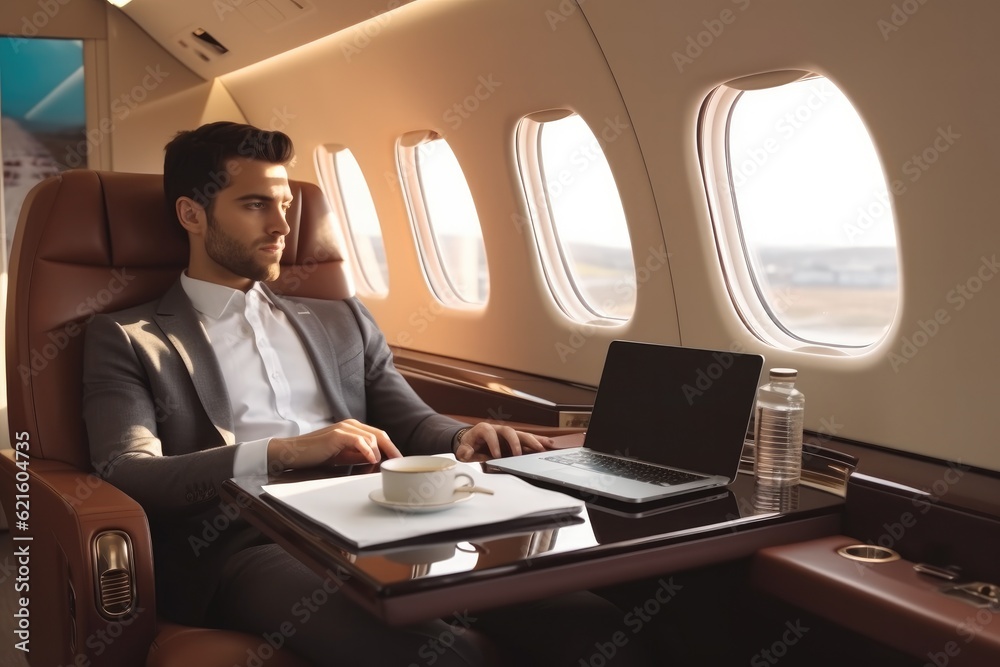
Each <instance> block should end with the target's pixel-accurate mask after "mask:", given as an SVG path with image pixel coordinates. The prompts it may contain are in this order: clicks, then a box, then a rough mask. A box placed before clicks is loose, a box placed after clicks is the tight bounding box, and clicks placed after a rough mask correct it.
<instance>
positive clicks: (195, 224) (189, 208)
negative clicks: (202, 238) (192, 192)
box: [175, 197, 208, 234]
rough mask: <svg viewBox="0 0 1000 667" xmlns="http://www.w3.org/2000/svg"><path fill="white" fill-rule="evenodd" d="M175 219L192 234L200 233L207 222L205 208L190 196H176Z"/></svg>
mask: <svg viewBox="0 0 1000 667" xmlns="http://www.w3.org/2000/svg"><path fill="white" fill-rule="evenodd" d="M175 209H176V211H177V219H178V220H179V221H180V223H181V226H182V227H183V228H184V229H185V230H187V231H188V232H191V233H192V234H201V233H202V231H203V230H204V228H205V225H206V224H207V222H208V216H207V215H206V213H205V208H204V207H203V206H202V205H201V204H199V203H198V202H196V201H195V200H193V199H191V198H190V197H178V198H177V202H176V204H175Z"/></svg>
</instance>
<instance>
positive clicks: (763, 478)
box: [753, 368, 806, 486]
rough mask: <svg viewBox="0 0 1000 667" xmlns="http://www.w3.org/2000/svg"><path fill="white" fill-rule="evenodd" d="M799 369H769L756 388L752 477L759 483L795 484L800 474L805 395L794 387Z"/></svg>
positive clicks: (766, 484)
mask: <svg viewBox="0 0 1000 667" xmlns="http://www.w3.org/2000/svg"><path fill="white" fill-rule="evenodd" d="M797 376H798V372H797V371H796V370H795V369H792V368H772V369H771V372H770V382H768V383H767V384H765V385H764V386H762V387H761V388H760V389H758V390H757V409H756V414H755V417H754V432H753V435H754V438H753V439H754V450H755V451H754V477H755V479H756V481H757V483H758V484H760V485H762V486H787V485H791V484H798V483H799V478H800V476H801V474H802V423H803V417H804V415H805V409H806V397H805V396H804V395H803V394H802V392H801V391H799V390H798V389H796V388H795V378H796V377H797Z"/></svg>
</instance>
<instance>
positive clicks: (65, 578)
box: [0, 450, 156, 667]
mask: <svg viewBox="0 0 1000 667" xmlns="http://www.w3.org/2000/svg"><path fill="white" fill-rule="evenodd" d="M0 502H2V504H3V507H4V510H5V511H6V513H7V519H8V523H9V524H10V530H11V534H12V536H13V538H14V542H13V545H14V552H15V556H14V559H15V561H16V562H17V563H18V565H19V573H18V582H17V583H18V584H20V585H19V586H16V587H15V596H16V597H17V598H26V599H27V600H28V601H30V606H29V611H30V617H29V619H28V623H29V631H30V650H31V653H30V655H31V662H32V664H40V665H70V664H72V665H76V664H88V665H93V666H95V667H96V666H100V665H107V666H109V667H110V666H112V665H141V664H143V663H144V662H145V660H146V653H147V650H148V648H149V645H150V643H151V642H152V640H153V633H154V630H155V626H156V600H155V592H154V580H153V556H152V546H151V542H150V535H149V525H148V523H147V521H146V515H145V513H144V512H143V510H142V507H140V506H139V504H138V503H137V502H135V501H134V500H133V499H132V498H130V497H129V496H128V495H126V494H125V493H123V492H122V491H120V490H119V489H117V488H115V487H114V486H113V485H111V484H110V483H108V482H106V481H104V480H102V479H100V478H99V477H97V476H96V475H94V474H91V473H87V472H84V471H82V470H79V469H77V468H74V467H73V466H71V465H69V464H66V463H62V462H58V461H49V460H44V459H32V458H25V457H23V456H20V457H19V456H18V453H17V452H15V451H14V450H2V451H0ZM33 517H38V519H37V520H35V519H33ZM42 517H44V523H43V522H42ZM22 521H24V523H26V524H27V529H24V524H22V523H21V522H22ZM111 530H113V531H121V532H123V533H125V534H126V535H128V538H129V541H130V542H131V555H132V566H133V569H134V583H135V591H136V602H135V604H134V605H133V611H132V612H131V613H130V614H129V615H127V616H125V617H123V618H121V619H118V620H108V619H106V618H104V617H103V616H102V615H101V614H100V612H99V611H98V607H97V599H98V592H97V587H96V581H95V579H96V577H95V571H94V560H95V559H94V554H93V543H94V539H95V537H96V536H98V535H100V534H101V533H103V532H105V531H111ZM19 538H30V539H19ZM22 565H23V566H24V567H23V568H20V566H22ZM22 573H24V575H25V576H23V578H22ZM19 606H20V604H19V601H18V600H15V607H16V608H17V607H19ZM18 641H20V640H18ZM83 657H85V658H86V659H83Z"/></svg>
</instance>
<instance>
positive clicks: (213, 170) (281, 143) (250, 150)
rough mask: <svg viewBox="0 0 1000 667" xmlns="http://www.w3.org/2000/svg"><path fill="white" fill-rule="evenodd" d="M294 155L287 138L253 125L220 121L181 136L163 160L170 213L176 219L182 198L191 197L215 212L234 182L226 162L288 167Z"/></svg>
mask: <svg viewBox="0 0 1000 667" xmlns="http://www.w3.org/2000/svg"><path fill="white" fill-rule="evenodd" d="M292 155H293V148H292V140H291V139H290V138H289V137H288V135H287V134H285V133H284V132H269V131H267V130H261V129H259V128H256V127H254V126H253V125H246V124H243V123H232V122H229V121H219V122H217V123H209V124H207V125H202V126H201V127H199V128H198V129H197V130H185V131H182V132H178V133H177V136H175V137H174V138H173V139H172V140H171V141H170V143H168V144H167V146H166V155H165V156H164V159H163V191H164V194H165V196H166V204H167V209H168V210H169V211H170V214H171V216H173V215H175V213H174V211H175V210H176V209H175V207H176V205H177V200H178V198H180V197H190V198H191V199H193V200H195V201H196V202H198V204H200V205H201V206H204V207H205V208H206V209H207V210H211V207H212V203H213V202H214V201H215V196H216V195H217V194H218V193H219V191H220V190H223V189H225V188H226V187H228V186H229V184H230V182H231V181H232V177H233V174H232V173H230V171H229V170H227V169H226V162H227V161H229V160H232V159H233V158H247V159H250V160H262V161H264V162H270V163H272V164H287V163H288V161H289V160H291V159H292Z"/></svg>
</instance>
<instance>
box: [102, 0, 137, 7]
mask: <svg viewBox="0 0 1000 667" xmlns="http://www.w3.org/2000/svg"><path fill="white" fill-rule="evenodd" d="M108 2H110V3H111V4H112V5H114V6H115V7H124V6H125V5H127V4H128V3H130V2H132V0H108Z"/></svg>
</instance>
